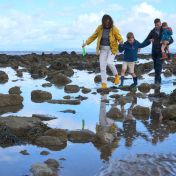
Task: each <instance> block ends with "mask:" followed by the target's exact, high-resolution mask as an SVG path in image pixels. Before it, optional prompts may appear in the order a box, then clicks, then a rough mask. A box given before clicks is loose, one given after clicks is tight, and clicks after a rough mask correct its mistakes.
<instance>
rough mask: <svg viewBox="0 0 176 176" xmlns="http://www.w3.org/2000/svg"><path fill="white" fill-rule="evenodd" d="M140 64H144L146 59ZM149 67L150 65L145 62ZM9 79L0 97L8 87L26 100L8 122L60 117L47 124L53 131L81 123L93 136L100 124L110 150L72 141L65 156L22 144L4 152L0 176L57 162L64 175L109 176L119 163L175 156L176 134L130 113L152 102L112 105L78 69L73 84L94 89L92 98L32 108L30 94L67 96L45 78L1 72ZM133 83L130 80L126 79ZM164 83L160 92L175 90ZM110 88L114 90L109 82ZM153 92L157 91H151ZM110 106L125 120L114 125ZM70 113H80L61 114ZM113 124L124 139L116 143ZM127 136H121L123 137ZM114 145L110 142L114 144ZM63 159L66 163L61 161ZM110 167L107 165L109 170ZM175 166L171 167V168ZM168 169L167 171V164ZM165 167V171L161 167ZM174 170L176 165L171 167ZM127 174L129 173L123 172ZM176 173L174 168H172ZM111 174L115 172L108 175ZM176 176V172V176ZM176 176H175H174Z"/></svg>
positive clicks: (165, 80)
mask: <svg viewBox="0 0 176 176" xmlns="http://www.w3.org/2000/svg"><path fill="white" fill-rule="evenodd" d="M140 62H144V61H143V60H142V61H140ZM147 62H148V61H147ZM0 70H3V71H5V72H6V73H7V74H8V76H9V81H8V82H7V83H6V84H1V85H0V92H1V93H8V90H9V88H11V87H13V86H20V87H21V91H22V94H21V95H22V96H23V97H24V102H23V105H24V106H23V107H22V109H20V110H19V111H18V112H8V113H5V114H2V116H4V117H6V116H9V115H16V116H29V117H30V116H31V115H32V114H44V115H50V116H54V117H57V118H56V119H55V120H51V121H47V122H45V123H46V124H48V126H50V127H52V128H62V129H82V121H83V120H84V122H85V129H89V130H91V131H93V132H95V133H100V131H98V130H97V128H96V127H97V125H98V126H100V127H101V129H102V131H101V135H104V136H105V137H106V139H108V140H109V141H110V142H109V143H110V144H109V145H107V146H106V147H101V146H95V145H93V144H92V143H87V144H76V143H71V142H68V144H67V147H66V148H65V149H63V150H61V151H50V150H49V149H46V148H41V147H37V146H33V145H21V146H13V147H7V148H0V175H1V176H25V175H29V174H30V173H29V169H30V167H31V165H32V164H34V163H36V162H42V161H45V160H47V159H48V158H54V159H57V160H58V161H59V162H60V164H61V168H60V171H59V173H60V175H63V176H83V175H84V176H94V175H97V174H98V175H103V173H104V176H105V175H107V172H105V169H103V171H102V172H101V168H102V166H103V167H105V168H108V169H109V168H110V167H109V165H108V164H110V163H111V162H112V163H113V162H114V161H115V160H117V159H118V160H122V159H124V158H127V160H128V158H133V157H134V158H135V157H136V155H137V154H151V155H154V154H155V155H175V154H176V150H175V148H176V133H174V132H171V130H169V129H168V128H167V127H166V126H165V125H164V124H163V123H162V122H161V121H160V120H159V119H153V118H152V119H147V120H141V119H137V118H134V117H133V116H131V114H130V108H131V107H134V106H135V105H136V104H138V105H141V106H147V107H151V106H152V104H153V102H152V101H151V100H150V99H149V98H148V97H146V98H137V100H136V101H135V102H133V103H127V104H126V105H125V106H120V105H118V104H115V103H114V99H112V98H110V97H109V96H110V95H112V94H115V93H110V94H108V95H103V96H102V95H100V94H98V93H97V94H92V92H96V90H97V88H99V87H100V84H95V83H94V77H95V75H96V74H94V73H89V72H87V71H79V70H74V71H75V74H74V76H73V77H72V78H71V79H72V83H71V84H76V85H79V86H80V87H81V86H85V87H87V88H91V90H92V92H91V93H89V94H82V93H81V91H80V92H79V93H76V94H69V95H71V96H72V97H76V96H78V95H82V96H86V97H88V99H87V100H84V101H82V102H81V104H80V105H57V104H49V103H34V102H32V101H31V91H32V90H45V91H49V92H51V93H52V96H53V99H62V98H63V96H65V95H68V94H67V93H65V92H64V89H63V87H61V88H58V87H55V86H54V85H53V86H52V87H48V88H44V87H42V84H43V83H46V82H47V81H46V80H45V79H36V80H34V79H32V78H31V76H30V74H29V73H27V72H26V73H24V74H23V78H19V77H17V76H16V75H15V74H16V72H15V71H14V70H13V69H11V68H0ZM128 77H129V78H130V76H128ZM143 77H144V79H142V80H139V84H140V83H143V82H147V83H153V79H154V78H153V77H151V76H148V74H145V75H143ZM162 78H163V84H162V86H161V89H160V91H161V92H165V93H167V94H169V93H170V92H171V91H172V90H174V89H175V88H176V86H175V85H174V84H173V82H175V81H176V77H175V76H172V77H169V78H166V77H164V76H162ZM131 83H132V79H127V80H125V84H127V85H129V84H131ZM108 86H113V84H112V83H111V82H108ZM117 93H118V94H123V95H125V94H127V93H128V92H125V91H121V90H118V92H117ZM151 93H153V90H151ZM112 106H117V107H118V108H119V109H121V110H122V111H123V113H124V119H122V120H119V121H114V120H112V119H109V118H107V117H106V112H108V111H109V109H110V108H111V107H112ZM67 109H72V110H75V111H76V114H70V113H62V112H60V111H63V110H67ZM111 124H115V125H116V128H117V130H118V131H120V134H119V135H117V136H116V140H115V142H112V140H111V138H112V137H113V136H111V135H110V134H108V132H107V131H106V129H107V127H109V126H110V125H111ZM122 131H123V132H122ZM111 142H112V143H111ZM24 149H25V150H27V151H28V152H29V153H30V155H27V156H24V155H22V154H20V153H19V152H20V151H21V150H24ZM43 150H47V151H49V152H50V154H49V155H48V156H42V155H40V152H41V151H43ZM60 158H65V160H59V159H60ZM107 165H108V166H107ZM171 165H172V164H171ZM165 166H166V167H167V169H169V166H168V165H167V164H166V165H165ZM163 167H164V166H163ZM173 167H175V165H173ZM124 169H125V168H124ZM170 169H171V170H172V171H173V169H174V168H172V167H170ZM109 173H111V174H112V172H109ZM175 175H176V173H175ZM173 176H174V175H173Z"/></svg>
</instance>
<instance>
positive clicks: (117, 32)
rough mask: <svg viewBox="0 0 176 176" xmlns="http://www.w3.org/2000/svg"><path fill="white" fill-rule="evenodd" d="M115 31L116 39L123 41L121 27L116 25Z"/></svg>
mask: <svg viewBox="0 0 176 176" xmlns="http://www.w3.org/2000/svg"><path fill="white" fill-rule="evenodd" d="M113 32H114V36H115V38H116V40H117V41H118V42H123V38H122V36H121V35H120V31H119V29H118V28H117V27H114V31H113Z"/></svg>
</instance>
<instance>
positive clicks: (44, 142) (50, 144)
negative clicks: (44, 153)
mask: <svg viewBox="0 0 176 176" xmlns="http://www.w3.org/2000/svg"><path fill="white" fill-rule="evenodd" d="M35 144H36V145H38V146H41V147H46V148H48V149H50V150H54V151H59V150H62V149H64V148H65V147H66V146H67V143H66V142H65V141H63V140H61V139H60V138H58V137H54V136H40V137H38V138H37V139H36V140H35Z"/></svg>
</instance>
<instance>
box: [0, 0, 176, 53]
mask: <svg viewBox="0 0 176 176" xmlns="http://www.w3.org/2000/svg"><path fill="white" fill-rule="evenodd" d="M175 7H176V1H175V0H168V1H165V0H144V1H142V0H128V1H125V0H74V1H73V0H0V50H1V51H2V50H11V51H12V50H13V51H15V50H55V49H63V50H64V49H65V50H66V49H67V48H80V46H81V44H82V41H83V40H86V38H87V37H88V36H89V35H91V34H92V33H93V32H94V30H95V29H96V27H97V25H98V24H100V23H101V18H102V16H103V14H105V13H107V14H110V15H111V16H112V17H113V19H114V22H115V25H116V26H117V27H118V28H119V29H120V32H121V34H122V35H123V37H124V38H125V36H126V33H127V32H129V31H130V32H134V34H135V36H136V39H137V40H139V41H142V40H143V39H145V37H146V36H147V34H148V33H149V31H150V30H151V29H152V28H153V20H154V19H155V18H161V19H162V20H163V21H167V22H168V24H169V25H170V26H171V27H172V28H173V31H174V38H175V40H176V34H175V32H176V31H175V29H176V10H175ZM94 47H95V43H94V44H92V45H90V46H89V48H94ZM172 48H176V45H175V44H173V45H172Z"/></svg>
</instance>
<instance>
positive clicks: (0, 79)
mask: <svg viewBox="0 0 176 176" xmlns="http://www.w3.org/2000/svg"><path fill="white" fill-rule="evenodd" d="M8 80H9V77H8V75H7V74H6V73H5V72H4V71H0V83H6V82H8Z"/></svg>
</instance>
